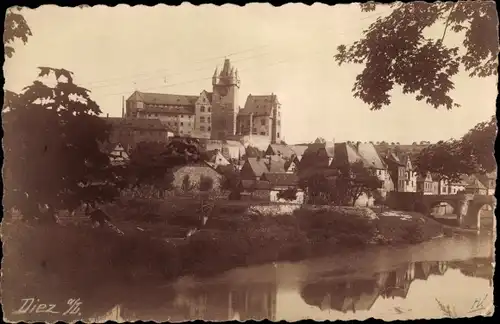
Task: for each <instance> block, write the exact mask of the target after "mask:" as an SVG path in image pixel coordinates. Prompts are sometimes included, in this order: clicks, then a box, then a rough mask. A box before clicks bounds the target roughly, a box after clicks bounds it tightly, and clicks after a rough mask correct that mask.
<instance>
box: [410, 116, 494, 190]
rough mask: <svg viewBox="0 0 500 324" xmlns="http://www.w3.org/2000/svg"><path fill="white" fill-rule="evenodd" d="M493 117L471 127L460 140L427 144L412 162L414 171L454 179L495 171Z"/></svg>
mask: <svg viewBox="0 0 500 324" xmlns="http://www.w3.org/2000/svg"><path fill="white" fill-rule="evenodd" d="M496 135H497V125H496V117H495V116H493V117H492V118H491V119H490V120H489V121H487V122H482V123H479V124H477V125H476V126H474V128H472V129H471V130H469V132H467V134H465V135H464V136H463V137H462V138H461V139H459V140H455V139H451V140H448V141H441V142H438V143H436V144H434V145H430V146H428V147H426V148H425V149H424V150H422V151H421V152H420V153H419V154H418V156H417V159H416V167H417V172H418V173H419V174H420V175H423V176H424V175H426V174H427V172H431V173H435V174H437V175H439V176H440V177H441V178H442V179H447V180H457V179H458V178H459V177H460V176H461V175H463V174H473V173H479V174H484V173H487V172H492V171H494V170H495V169H496V161H495V156H494V148H495V138H496Z"/></svg>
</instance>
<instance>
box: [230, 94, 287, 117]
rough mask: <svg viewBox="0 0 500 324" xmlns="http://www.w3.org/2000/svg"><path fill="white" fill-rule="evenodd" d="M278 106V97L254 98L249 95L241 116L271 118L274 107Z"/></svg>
mask: <svg viewBox="0 0 500 324" xmlns="http://www.w3.org/2000/svg"><path fill="white" fill-rule="evenodd" d="M277 104H278V98H277V97H276V95H274V94H272V95H264V96H253V95H251V94H250V95H248V97H247V101H246V102H245V107H243V109H241V110H240V112H239V114H241V115H250V114H254V115H255V116H271V114H272V111H273V108H274V106H276V105H277Z"/></svg>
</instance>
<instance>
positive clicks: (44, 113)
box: [2, 67, 124, 219]
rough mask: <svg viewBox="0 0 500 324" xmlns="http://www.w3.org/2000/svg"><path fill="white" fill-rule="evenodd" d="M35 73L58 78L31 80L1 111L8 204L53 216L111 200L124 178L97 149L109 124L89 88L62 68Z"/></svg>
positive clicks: (30, 213)
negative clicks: (52, 82)
mask: <svg viewBox="0 0 500 324" xmlns="http://www.w3.org/2000/svg"><path fill="white" fill-rule="evenodd" d="M39 77H40V78H41V80H42V79H43V78H50V77H55V79H56V81H57V82H56V84H55V86H53V87H49V86H47V85H46V84H44V83H43V82H42V81H41V80H36V81H34V82H33V84H32V85H30V86H28V87H26V88H24V90H23V91H22V92H21V93H20V94H18V95H15V96H12V101H10V102H9V103H8V105H7V106H4V109H3V111H2V119H3V127H4V131H5V136H4V152H5V160H4V161H5V168H4V171H5V173H4V174H5V177H4V181H5V205H6V207H7V208H9V209H10V208H16V209H18V210H20V211H21V213H22V214H23V216H24V217H28V218H38V219H40V218H41V217H42V216H43V215H42V214H41V211H40V208H41V207H44V208H45V209H47V210H48V211H49V213H48V215H52V216H53V215H54V213H55V212H56V211H57V210H62V209H68V210H74V209H76V208H78V207H79V206H81V205H82V204H87V205H92V206H93V205H95V204H97V203H103V202H107V201H111V200H113V199H114V198H115V197H116V196H117V195H118V194H119V190H120V189H121V188H122V186H123V184H124V182H123V176H122V175H123V174H122V169H121V168H120V167H119V166H113V165H111V163H110V158H109V156H108V154H107V153H105V152H103V151H102V150H101V149H100V148H101V143H103V142H104V141H106V140H107V138H108V136H109V132H110V129H109V126H108V125H107V124H106V123H105V122H104V120H103V119H102V118H99V117H98V115H99V114H100V113H101V110H100V108H99V106H98V105H97V104H96V103H95V102H94V101H93V100H92V99H91V98H90V91H89V90H87V89H85V88H82V87H80V86H78V85H76V84H75V83H74V82H73V74H72V73H71V72H69V71H67V70H64V69H54V68H48V67H41V68H40V73H39Z"/></svg>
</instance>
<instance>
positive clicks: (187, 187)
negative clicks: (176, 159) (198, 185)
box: [181, 174, 194, 193]
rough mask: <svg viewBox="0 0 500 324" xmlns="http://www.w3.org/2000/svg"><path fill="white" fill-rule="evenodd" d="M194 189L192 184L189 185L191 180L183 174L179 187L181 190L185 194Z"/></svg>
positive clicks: (187, 175)
mask: <svg viewBox="0 0 500 324" xmlns="http://www.w3.org/2000/svg"><path fill="white" fill-rule="evenodd" d="M193 189H194V186H193V184H192V183H191V179H190V177H189V174H185V175H184V177H183V178H182V185H181V190H182V191H184V192H185V193H187V192H191V190H193Z"/></svg>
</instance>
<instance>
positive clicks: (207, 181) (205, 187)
mask: <svg viewBox="0 0 500 324" xmlns="http://www.w3.org/2000/svg"><path fill="white" fill-rule="evenodd" d="M213 187H214V179H213V178H211V177H207V176H204V175H200V191H210V190H212V189H213Z"/></svg>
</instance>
